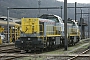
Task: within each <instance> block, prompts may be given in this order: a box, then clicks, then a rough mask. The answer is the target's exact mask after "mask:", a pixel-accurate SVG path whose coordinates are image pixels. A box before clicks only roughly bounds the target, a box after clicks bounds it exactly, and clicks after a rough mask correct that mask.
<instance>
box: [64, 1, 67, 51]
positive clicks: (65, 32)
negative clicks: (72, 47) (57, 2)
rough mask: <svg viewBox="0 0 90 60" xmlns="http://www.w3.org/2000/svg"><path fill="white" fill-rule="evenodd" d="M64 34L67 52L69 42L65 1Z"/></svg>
mask: <svg viewBox="0 0 90 60" xmlns="http://www.w3.org/2000/svg"><path fill="white" fill-rule="evenodd" d="M64 20H65V23H64V34H65V49H64V50H67V47H68V41H67V0H64Z"/></svg>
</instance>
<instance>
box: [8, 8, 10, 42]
mask: <svg viewBox="0 0 90 60" xmlns="http://www.w3.org/2000/svg"><path fill="white" fill-rule="evenodd" d="M7 30H8V31H7V33H8V35H7V40H8V41H7V42H8V43H9V42H10V40H9V7H8V8H7Z"/></svg>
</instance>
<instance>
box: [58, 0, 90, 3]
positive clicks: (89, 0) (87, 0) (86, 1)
mask: <svg viewBox="0 0 90 60" xmlns="http://www.w3.org/2000/svg"><path fill="white" fill-rule="evenodd" d="M58 1H64V0H58ZM67 2H68V3H75V2H78V3H90V0H67Z"/></svg>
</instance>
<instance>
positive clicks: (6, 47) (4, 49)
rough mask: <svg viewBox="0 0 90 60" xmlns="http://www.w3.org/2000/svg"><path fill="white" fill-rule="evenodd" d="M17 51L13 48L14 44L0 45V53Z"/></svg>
mask: <svg viewBox="0 0 90 60" xmlns="http://www.w3.org/2000/svg"><path fill="white" fill-rule="evenodd" d="M16 50H17V49H16V48H15V46H14V44H5V45H0V53H8V52H9V53H10V52H15V51H16Z"/></svg>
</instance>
